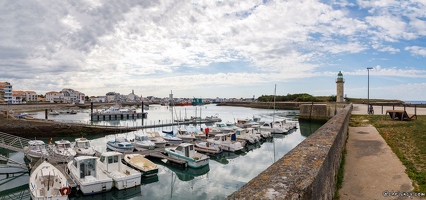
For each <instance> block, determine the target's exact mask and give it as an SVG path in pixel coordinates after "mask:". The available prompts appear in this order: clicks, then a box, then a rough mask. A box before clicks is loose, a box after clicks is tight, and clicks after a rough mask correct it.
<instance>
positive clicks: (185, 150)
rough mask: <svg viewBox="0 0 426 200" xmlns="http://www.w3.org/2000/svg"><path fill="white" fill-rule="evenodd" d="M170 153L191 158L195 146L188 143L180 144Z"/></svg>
mask: <svg viewBox="0 0 426 200" xmlns="http://www.w3.org/2000/svg"><path fill="white" fill-rule="evenodd" d="M172 151H174V152H176V153H178V154H180V155H184V156H185V157H188V158H192V157H193V156H194V155H195V146H194V145H193V144H190V143H181V144H180V145H179V146H177V147H176V148H175V149H174V150H173V149H172Z"/></svg>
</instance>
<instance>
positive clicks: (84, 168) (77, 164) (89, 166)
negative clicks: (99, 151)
mask: <svg viewBox="0 0 426 200" xmlns="http://www.w3.org/2000/svg"><path fill="white" fill-rule="evenodd" d="M72 166H73V167H74V168H75V169H76V170H77V172H80V179H84V178H85V177H86V176H92V177H96V173H97V171H96V157H93V156H80V157H76V158H74V160H73V161H72Z"/></svg>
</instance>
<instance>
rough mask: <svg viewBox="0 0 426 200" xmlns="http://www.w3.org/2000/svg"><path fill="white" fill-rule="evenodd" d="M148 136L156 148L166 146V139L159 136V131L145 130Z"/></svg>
mask: <svg viewBox="0 0 426 200" xmlns="http://www.w3.org/2000/svg"><path fill="white" fill-rule="evenodd" d="M146 134H147V135H148V138H149V139H150V140H151V141H152V142H154V144H155V147H157V148H164V147H166V144H167V141H166V140H165V139H164V138H163V137H161V135H160V133H158V132H156V131H154V132H147V133H146Z"/></svg>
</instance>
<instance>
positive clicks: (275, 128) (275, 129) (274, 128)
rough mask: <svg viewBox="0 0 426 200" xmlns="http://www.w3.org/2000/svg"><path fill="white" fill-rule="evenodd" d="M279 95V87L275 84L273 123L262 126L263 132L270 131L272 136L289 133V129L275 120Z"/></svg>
mask: <svg viewBox="0 0 426 200" xmlns="http://www.w3.org/2000/svg"><path fill="white" fill-rule="evenodd" d="M276 93H277V85H276V84H275V89H274V114H273V115H272V122H265V123H264V124H263V125H262V126H260V130H261V131H269V132H271V133H272V134H274V133H277V134H284V133H287V132H288V127H287V126H284V125H283V124H282V122H281V121H276V120H275V96H276Z"/></svg>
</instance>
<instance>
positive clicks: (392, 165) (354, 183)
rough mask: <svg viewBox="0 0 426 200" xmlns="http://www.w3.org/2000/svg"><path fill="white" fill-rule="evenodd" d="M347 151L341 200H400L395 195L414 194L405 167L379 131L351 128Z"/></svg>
mask: <svg viewBox="0 0 426 200" xmlns="http://www.w3.org/2000/svg"><path fill="white" fill-rule="evenodd" d="M346 151H347V154H346V163H345V166H344V169H345V172H344V178H343V184H342V188H341V189H340V190H339V197H340V199H343V200H346V199H348V200H354V199H387V198H389V197H390V199H396V198H398V199H400V198H401V197H399V195H398V196H393V194H392V193H391V192H392V191H393V192H411V191H412V190H413V187H412V182H411V180H410V179H409V178H408V175H407V174H406V173H405V169H406V168H405V166H404V165H403V164H402V163H401V161H400V160H399V159H398V157H397V156H396V155H395V154H394V153H393V152H392V150H391V148H390V147H389V145H387V144H386V142H385V140H384V139H383V138H382V136H380V134H379V132H378V131H377V130H376V128H375V127H373V126H369V127H349V137H348V141H347V144H346ZM407 199H410V198H409V197H407Z"/></svg>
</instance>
